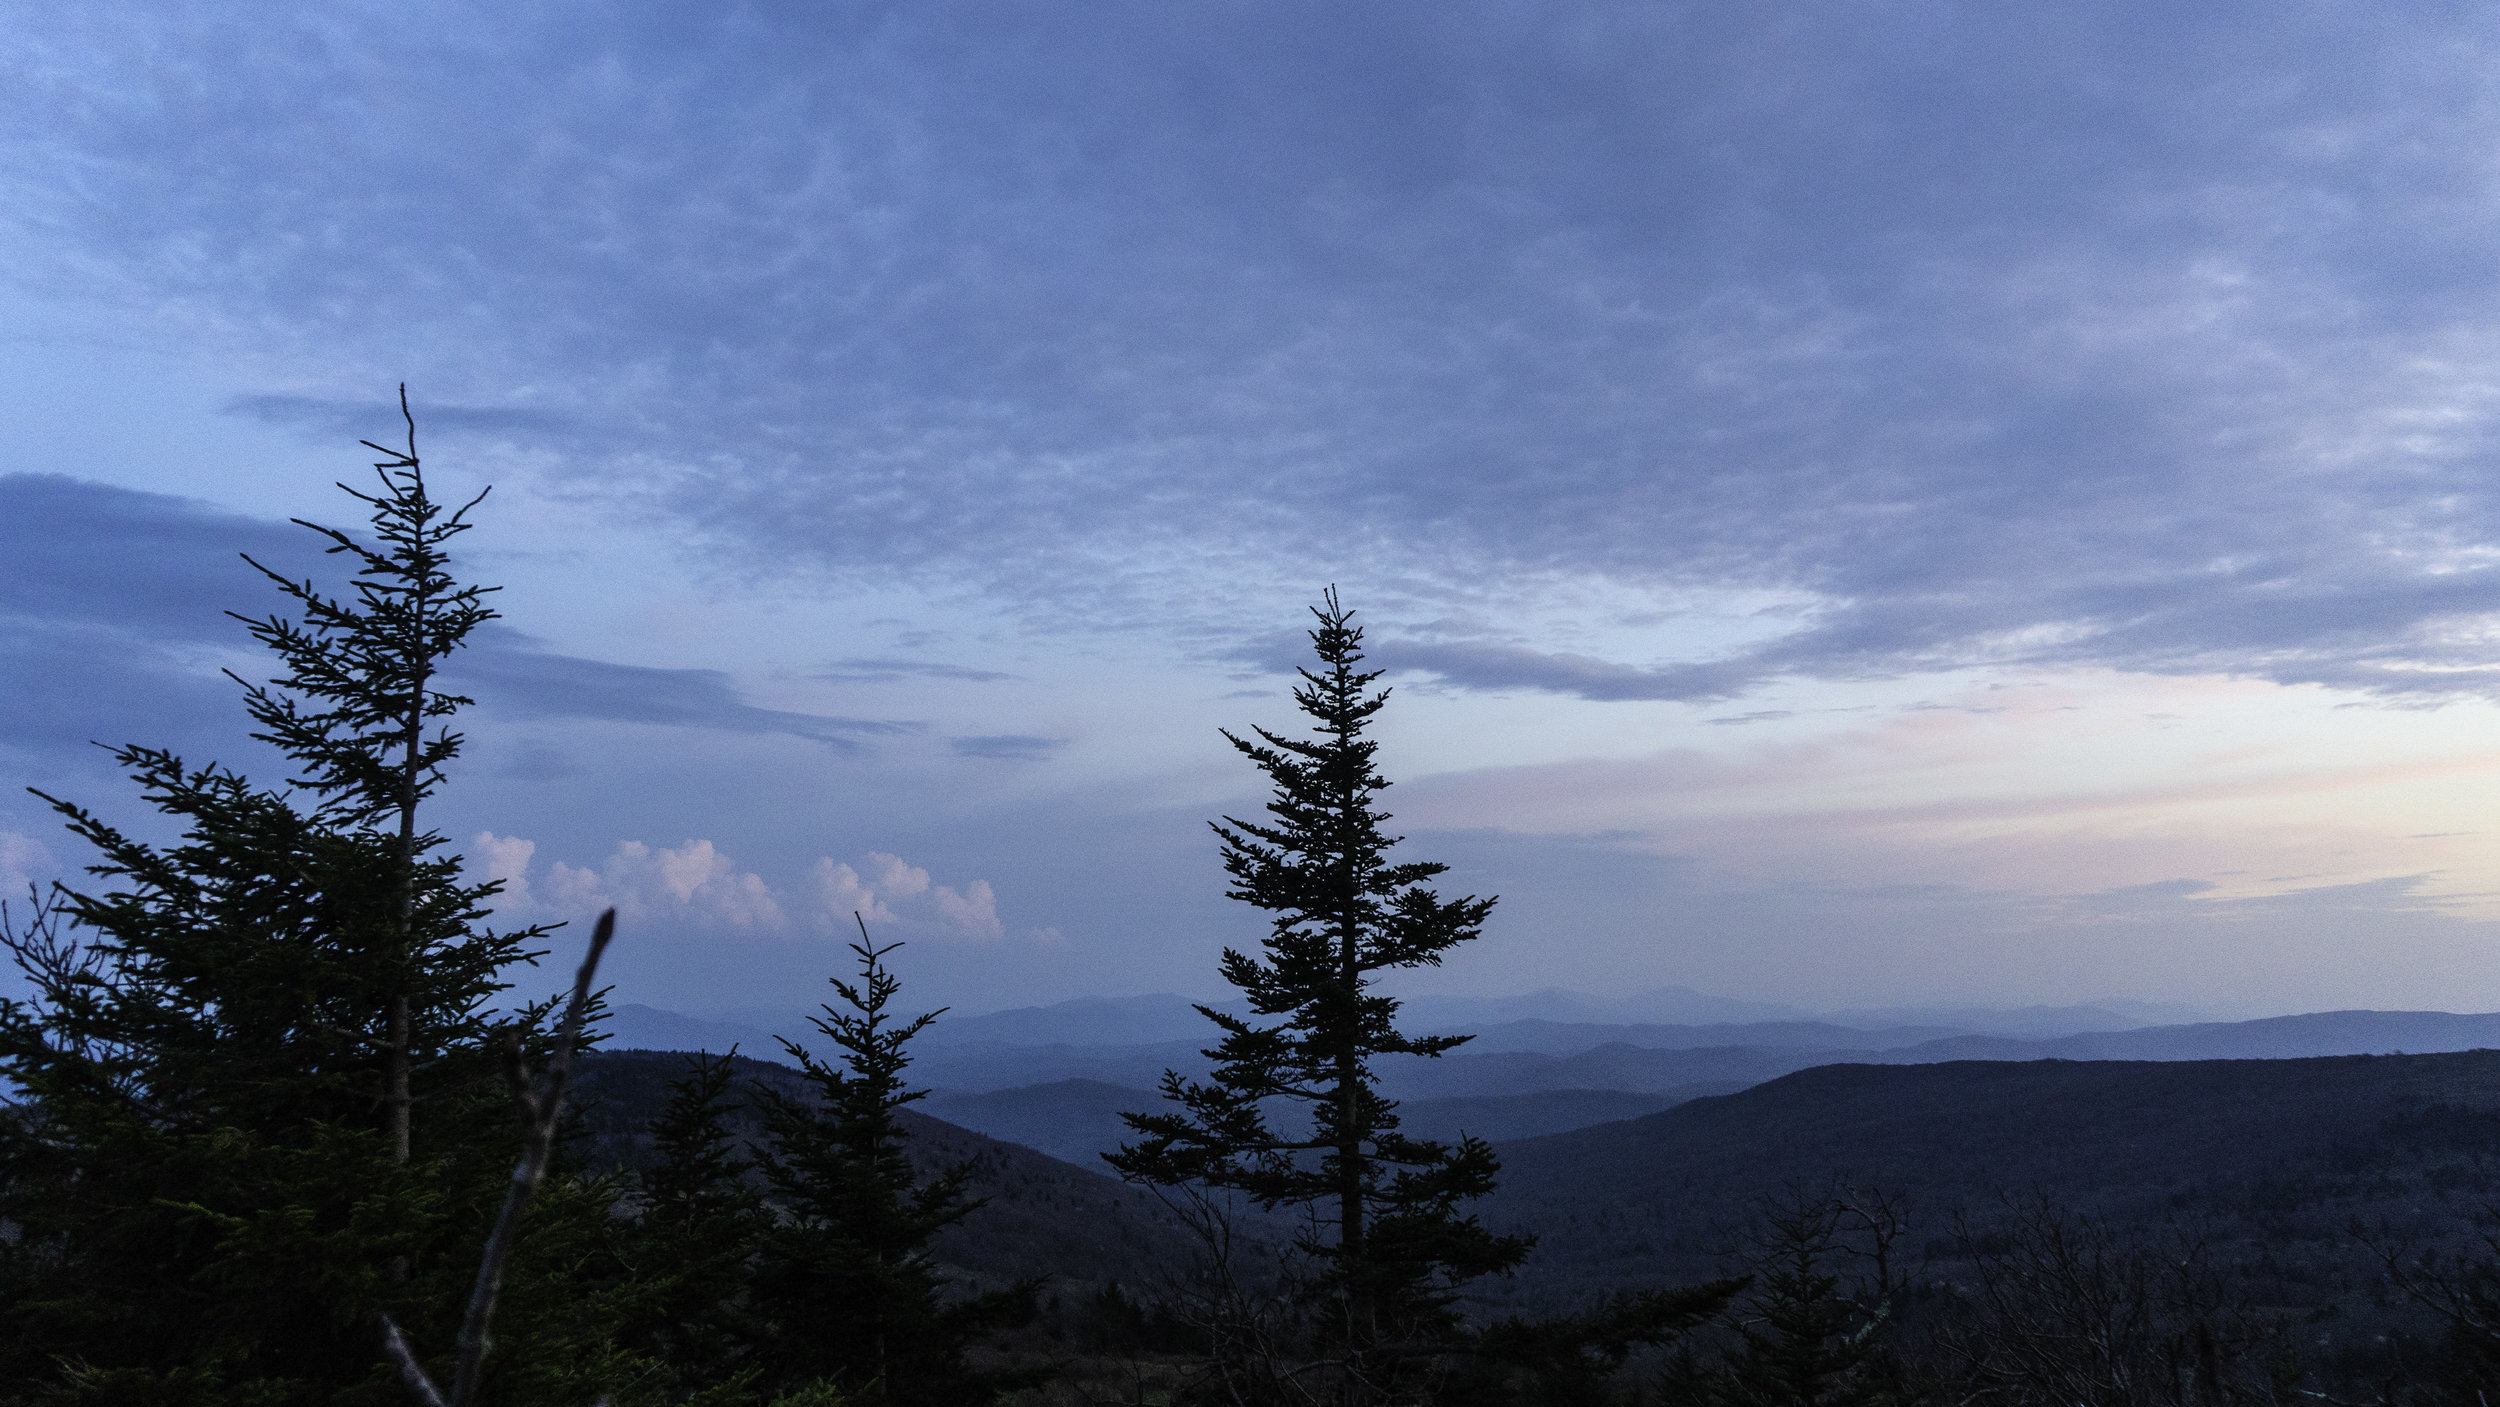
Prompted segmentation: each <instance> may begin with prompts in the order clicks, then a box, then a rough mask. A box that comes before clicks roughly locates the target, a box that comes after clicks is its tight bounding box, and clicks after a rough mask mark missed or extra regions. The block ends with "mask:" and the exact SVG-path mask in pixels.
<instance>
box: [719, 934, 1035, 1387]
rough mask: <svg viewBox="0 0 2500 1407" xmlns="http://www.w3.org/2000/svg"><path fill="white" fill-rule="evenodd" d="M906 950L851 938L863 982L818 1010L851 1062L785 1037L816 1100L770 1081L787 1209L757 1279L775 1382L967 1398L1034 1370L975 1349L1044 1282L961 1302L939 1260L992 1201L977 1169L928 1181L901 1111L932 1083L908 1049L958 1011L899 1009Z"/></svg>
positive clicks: (768, 1118)
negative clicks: (951, 1237)
mask: <svg viewBox="0 0 2500 1407" xmlns="http://www.w3.org/2000/svg"><path fill="white" fill-rule="evenodd" d="M899 946H901V945H900V944H887V945H886V946H884V947H878V946H876V945H875V944H873V943H871V942H870V941H869V939H868V932H867V925H866V923H865V922H864V921H863V922H862V923H861V925H860V941H859V942H857V943H855V944H853V945H851V951H852V952H853V953H854V954H855V955H857V957H858V959H859V981H858V983H857V984H856V985H854V984H853V983H850V982H845V981H842V980H841V979H839V978H834V979H829V980H831V981H832V984H833V989H834V991H835V992H836V993H838V994H839V995H840V996H841V999H842V1006H841V1007H835V1006H832V1005H827V1006H825V1007H824V1008H823V1012H824V1014H823V1015H822V1016H819V1017H816V1018H814V1020H815V1025H816V1029H817V1030H818V1031H820V1032H822V1033H823V1034H824V1036H825V1038H826V1039H827V1040H830V1041H831V1042H832V1043H833V1044H834V1046H835V1048H836V1049H838V1050H839V1051H840V1052H841V1057H840V1059H839V1060H838V1061H833V1062H828V1061H824V1060H820V1059H818V1058H817V1057H816V1056H815V1054H814V1053H813V1052H811V1051H809V1050H807V1049H806V1048H805V1047H803V1046H801V1045H799V1044H798V1043H797V1042H795V1041H791V1040H788V1039H786V1038H785V1039H784V1040H783V1041H782V1042H781V1044H782V1048H783V1049H784V1050H786V1051H787V1052H788V1053H789V1056H790V1059H791V1061H792V1062H793V1063H795V1064H796V1065H797V1066H798V1067H799V1071H800V1073H801V1074H802V1075H803V1076H804V1077H805V1079H806V1081H807V1083H808V1085H809V1086H811V1087H812V1088H811V1090H810V1092H809V1093H810V1094H811V1095H812V1096H813V1097H812V1098H811V1097H805V1096H793V1095H790V1094H787V1093H784V1092H782V1091H779V1090H775V1089H771V1088H769V1087H759V1088H758V1089H757V1090H756V1094H757V1097H758V1101H759V1105H760V1108H761V1112H762V1114H763V1120H764V1128H765V1133H766V1135H767V1139H768V1148H767V1151H766V1152H765V1153H764V1154H763V1156H762V1158H761V1159H760V1162H761V1165H762V1168H763V1173H764V1178H765V1181H766V1184H767V1185H768V1186H769V1187H770V1189H771V1192H772V1194H773V1200H774V1202H775V1203H776V1205H777V1207H778V1209H779V1211H780V1213H781V1220H780V1222H779V1224H778V1225H777V1226H775V1228H774V1229H773V1232H772V1234H771V1235H770V1236H769V1237H768V1238H766V1240H765V1242H764V1244H763V1246H762V1248H761V1250H760V1253H759V1255H758V1257H757V1263H756V1269H755V1278H754V1281H753V1285H754V1296H755V1303H756V1305H757V1307H758V1310H759V1312H760V1313H761V1315H762V1316H763V1318H764V1320H765V1322H764V1324H763V1325H762V1341H761V1351H760V1353H759V1355H758V1356H759V1359H760V1360H761V1366H762V1369H763V1373H762V1384H763V1386H764V1387H766V1388H767V1389H768V1390H772V1391H777V1392H784V1393H792V1392H802V1391H807V1390H811V1389H819V1388H821V1389H833V1390H840V1391H843V1392H846V1393H848V1394H850V1395H851V1396H852V1397H854V1398H855V1399H867V1400H877V1401H885V1402H892V1403H896V1404H902V1407H965V1405H966V1404H977V1403H986V1402H989V1401H992V1400H993V1399H995V1398H996V1397H997V1396H999V1394H1000V1393H1002V1392H1004V1391H1006V1390H1008V1389H1009V1388H1012V1387H1015V1386H1019V1385H1022V1384H1023V1383H1025V1382H1026V1381H1028V1380H1029V1376H1028V1375H1020V1374H1014V1373H1007V1372H1000V1371H984V1370H981V1369H976V1368H975V1367H973V1366H972V1365H971V1363H970V1362H969V1360H968V1351H969V1350H970V1349H971V1348H972V1347H973V1346H974V1345H975V1344H977V1343H979V1342H980V1341H981V1340H982V1339H984V1338H986V1337H988V1336H990V1335H991V1334H993V1333H995V1332H996V1331H997V1330H999V1329H1001V1328H1005V1327H1008V1326H1010V1325H1012V1324H1014V1323H1017V1322H1021V1321H1022V1320H1023V1319H1025V1318H1028V1317H1030V1316H1031V1314H1032V1312H1033V1288H1034V1287H1032V1286H1029V1285H1023V1286H1016V1287H1013V1288H1011V1289H1008V1290H1003V1291H994V1292H991V1293H987V1294H980V1295H972V1296H967V1297H959V1298H954V1299H949V1298H948V1297H947V1296H946V1295H945V1293H944V1291H945V1282H944V1278H943V1277H942V1276H941V1275H940V1273H939V1271H938V1268H937V1266H936V1264H935V1263H934V1262H933V1261H932V1260H931V1259H930V1256H929V1243H930V1241H931V1240H932V1239H933V1238H935V1237H936V1236H937V1234H938V1233H939V1232H941V1231H944V1230H946V1229H947V1228H948V1227H951V1226H955V1225H957V1224H959V1223H960V1222H962V1221H963V1219H964V1218H965V1217H966V1216H969V1215H970V1214H971V1213H972V1212H973V1211H975V1210H977V1209H978V1208H979V1207H980V1205H981V1203H980V1202H979V1201H977V1200H975V1199H974V1198H972V1197H970V1196H969V1195H967V1194H966V1191H965V1188H966V1186H967V1185H968V1184H969V1182H970V1180H971V1176H972V1171H973V1170H972V1169H971V1168H970V1167H968V1166H958V1167H955V1168H951V1169H947V1170H944V1171H942V1172H940V1173H938V1174H937V1175H936V1176H934V1177H931V1178H929V1179H927V1180H926V1181H923V1180H922V1179H921V1178H920V1177H919V1176H918V1175H916V1174H915V1172H914V1171H913V1169H912V1165H911V1160H910V1157H909V1156H908V1153H907V1151H906V1142H907V1135H906V1130H905V1129H904V1127H903V1124H902V1122H901V1120H900V1119H899V1118H898V1115H899V1113H900V1111H901V1110H902V1108H903V1107H904V1106H905V1105H907V1104H910V1103H913V1102H914V1101H916V1100H919V1099H922V1098H925V1097H926V1096H927V1093H928V1092H927V1091H926V1090H914V1089H909V1088H906V1087H905V1085H904V1082H903V1072H904V1070H905V1069H906V1068H907V1067H908V1066H909V1065H910V1063H911V1056H910V1054H909V1051H908V1050H907V1047H908V1046H909V1044H910V1042H911V1039H912V1037H914V1036H916V1035H918V1034H919V1033H920V1032H921V1031H922V1030H924V1029H926V1028H927V1026H928V1024H929V1023H930V1022H932V1021H934V1020H936V1019H937V1018H938V1017H939V1016H940V1015H942V1014H943V1011H944V1009H943V1008H940V1009H939V1010H938V1011H933V1012H928V1013H926V1014H924V1015H921V1016H917V1017H914V1018H912V1019H910V1020H908V1021H905V1020H897V1019H896V1018H894V1017H893V1016H891V1015H889V1014H888V1012H887V1007H888V1006H889V1005H890V1004H891V1003H892V1002H893V1000H894V996H895V994H896V993H897V992H898V991H899V990H900V989H901V988H900V984H899V983H898V982H897V981H896V980H895V977H894V974H893V973H892V972H890V971H888V970H887V968H886V966H885V956H886V954H888V953H891V952H893V951H894V950H895V948H897V947H899Z"/></svg>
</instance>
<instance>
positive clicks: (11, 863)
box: [0, 831, 988, 900]
mask: <svg viewBox="0 0 2500 1407" xmlns="http://www.w3.org/2000/svg"><path fill="white" fill-rule="evenodd" d="M60 873H61V862H60V861H59V860H57V859H55V858H53V855H52V852H51V850H50V849H48V848H46V847H45V845H44V843H43V842H42V841H40V840H37V839H35V838H34V837H33V836H31V835H20V834H18V833H17V832H16V831H0V900H5V899H10V898H12V897H14V896H17V895H21V894H23V893H24V892H25V890H26V886H28V885H30V884H44V883H48V882H50V881H51V880H53V879H55V878H57V877H59V875H60ZM987 888H988V886H986V885H984V886H983V889H984V891H986V890H987Z"/></svg>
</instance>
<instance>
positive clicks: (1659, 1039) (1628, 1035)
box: [1421, 1020, 1971, 1055]
mask: <svg viewBox="0 0 2500 1407" xmlns="http://www.w3.org/2000/svg"><path fill="white" fill-rule="evenodd" d="M1421 1029H1425V1030H1431V1029H1434V1028H1431V1027H1422V1028H1421ZM1460 1034H1467V1035H1471V1036H1472V1037H1473V1039H1471V1040H1469V1041H1468V1042H1467V1044H1466V1045H1465V1046H1463V1047H1461V1049H1463V1050H1464V1051H1465V1052H1466V1053H1468V1054H1470V1055H1484V1054H1488V1053H1491V1052H1496V1051H1534V1052H1536V1053H1538V1054H1541V1055H1578V1054H1580V1053H1582V1052H1584V1051H1591V1050H1596V1049H1597V1048H1599V1047H1600V1046H1609V1045H1628V1046H1638V1047H1640V1048H1642V1049H1644V1050H1699V1049H1703V1048H1707V1047H1712V1046H1767V1047H1775V1048H1779V1049H1783V1050H1833V1051H1865V1050H1893V1049H1897V1048H1899V1047H1902V1046H1914V1045H1919V1044H1922V1043H1924V1042H1927V1041H1934V1040H1943V1039H1945V1038H1947V1037H1952V1036H1961V1035H1969V1034H1971V1032H1970V1029H1969V1028H1968V1027H1963V1026H1895V1027H1888V1028H1882V1029H1875V1030H1867V1029H1862V1028H1858V1027H1852V1026H1839V1025H1834V1024H1832V1023H1830V1022H1826V1021H1750V1022H1742V1023H1724V1024H1720V1025H1712V1026H1667V1025H1596V1024H1591V1023H1587V1022H1575V1021H1544V1020H1528V1021H1506V1022H1503V1023H1502V1024H1500V1025H1498V1026H1486V1027H1483V1028H1481V1029H1478V1030H1474V1031H1471V1032H1461V1033H1460Z"/></svg>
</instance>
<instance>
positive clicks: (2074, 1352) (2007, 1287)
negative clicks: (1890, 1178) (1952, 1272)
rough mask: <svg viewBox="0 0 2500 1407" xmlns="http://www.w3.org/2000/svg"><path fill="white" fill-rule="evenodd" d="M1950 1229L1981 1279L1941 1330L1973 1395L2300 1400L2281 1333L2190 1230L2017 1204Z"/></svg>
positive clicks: (1996, 1398) (2043, 1400) (2057, 1399)
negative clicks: (1996, 1216) (1984, 1227)
mask: <svg viewBox="0 0 2500 1407" xmlns="http://www.w3.org/2000/svg"><path fill="white" fill-rule="evenodd" d="M2007 1211H2008V1213H2009V1214H2010V1215H2009V1218H2008V1221H2007V1222H2006V1224H2005V1225H2004V1227H2003V1228H2002V1229H2001V1230H1998V1231H1995V1232H1993V1233H1983V1232H1981V1231H1979V1230H1977V1229H1974V1228H1973V1227H1971V1226H1970V1225H1969V1224H1968V1223H1967V1222H1965V1223H1962V1224H1961V1225H1959V1226H1958V1227H1957V1239H1958V1241H1959V1243H1960V1247H1961V1250H1962V1253H1963V1254H1964V1255H1966V1256H1968V1257H1969V1258H1970V1259H1971V1261H1972V1262H1973V1265H1974V1267H1975V1275H1976V1284H1975V1286H1974V1287H1973V1289H1972V1291H1971V1293H1970V1295H1969V1298H1968V1301H1967V1302H1966V1304H1965V1306H1964V1312H1963V1313H1961V1314H1959V1315H1954V1316H1949V1317H1948V1318H1947V1320H1946V1322H1945V1323H1944V1324H1943V1325H1942V1326H1941V1328H1940V1329H1939V1331H1938V1338H1939V1342H1940V1346H1941V1347H1942V1348H1943V1349H1944V1350H1945V1353H1946V1355H1947V1356H1948V1358H1949V1359H1950V1360H1952V1361H1953V1363H1954V1365H1955V1366H1956V1367H1958V1369H1959V1370H1960V1371H1961V1374H1962V1375H1963V1377H1964V1379H1965V1385H1966V1388H1967V1391H1968V1394H1969V1398H1970V1400H1973V1401H1984V1402H1997V1403H2006V1404H2023V1407H2029V1404H2034V1403H2038V1404H2051V1403H2054V1404H2060V1405H2061V1407H2242V1405H2243V1404H2245V1405H2246V1407H2273V1404H2278V1403H2288V1402H2291V1401H2294V1400H2297V1399H2299V1398H2301V1397H2302V1396H2304V1395H2303V1394H2301V1393H2300V1392H2299V1390H2298V1385H2299V1381H2300V1378H2301V1376H2302V1370H2301V1367H2300V1364H2299V1361H2298V1359H2297V1358H2296V1357H2295V1356H2294V1354H2293V1352H2292V1348H2291V1341H2290V1337H2289V1334H2288V1332H2287V1331H2286V1329H2285V1327H2284V1326H2283V1325H2282V1324H2281V1323H2279V1322H2277V1321H2275V1320H2273V1319H2271V1318H2268V1317H2266V1316H2264V1315H2261V1314H2258V1313H2256V1312H2254V1311H2253V1310H2251V1309H2250V1308H2249V1307H2248V1306H2247V1305H2246V1304H2245V1303H2244V1302H2243V1301H2242V1300H2241V1299H2240V1298H2239V1297H2238V1295H2237V1294H2236V1293H2235V1292H2234V1291H2233V1289H2232V1288H2231V1286H2230V1284H2229V1283H2228V1280H2227V1277H2226V1275H2225V1274H2224V1273H2223V1272H2222V1271H2221V1270H2220V1269H2219V1268H2217V1267H2216V1266H2215V1264H2214V1261H2213V1254H2212V1250H2211V1247H2210V1246H2209V1245H2208V1244H2207V1242H2206V1240H2205V1238H2204V1237H2203V1236H2202V1235H2200V1234H2197V1233H2196V1232H2194V1231H2192V1230H2189V1229H2186V1228H2182V1227H2177V1226H2172V1227H2169V1228H2167V1229H2165V1230H2164V1231H2161V1232H2158V1233H2131V1232H2124V1231H2120V1230H2117V1229H2114V1228H2112V1227H2111V1226H2110V1225H2109V1223H2108V1222H2106V1221H2103V1220H2101V1219H2099V1218H2097V1217H2092V1216H2086V1215H2079V1214H2075V1213H2071V1212H2066V1211H2063V1210H2060V1209H2058V1208H2056V1207H2053V1206H2051V1205H2049V1203H2048V1202H2047V1201H2046V1200H2040V1201H2034V1202H2027V1203H2012V1202H2009V1203H2008V1205H2007Z"/></svg>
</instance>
